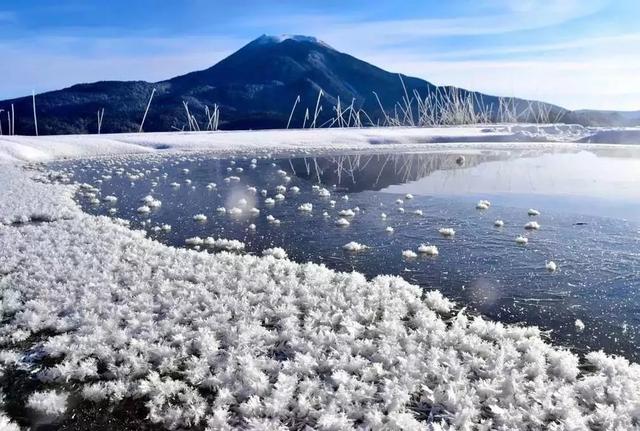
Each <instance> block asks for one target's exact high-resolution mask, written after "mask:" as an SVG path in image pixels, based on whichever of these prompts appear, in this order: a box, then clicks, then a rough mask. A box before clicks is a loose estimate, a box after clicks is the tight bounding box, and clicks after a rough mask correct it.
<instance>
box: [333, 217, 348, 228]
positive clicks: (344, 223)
mask: <svg viewBox="0 0 640 431" xmlns="http://www.w3.org/2000/svg"><path fill="white" fill-rule="evenodd" d="M350 224H351V223H349V220H347V219H346V218H342V217H341V218H339V219H337V220H336V222H335V225H336V226H349V225H350Z"/></svg>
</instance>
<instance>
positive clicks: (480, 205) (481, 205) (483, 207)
mask: <svg viewBox="0 0 640 431" xmlns="http://www.w3.org/2000/svg"><path fill="white" fill-rule="evenodd" d="M490 206H491V202H489V201H488V200H485V199H482V200H480V201H478V203H477V204H476V209H478V210H486V209H489V207H490Z"/></svg>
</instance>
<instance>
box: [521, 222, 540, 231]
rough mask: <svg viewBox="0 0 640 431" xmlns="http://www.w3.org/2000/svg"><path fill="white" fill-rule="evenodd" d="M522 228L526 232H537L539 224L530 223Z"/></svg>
mask: <svg viewBox="0 0 640 431" xmlns="http://www.w3.org/2000/svg"><path fill="white" fill-rule="evenodd" d="M524 228H525V229H527V230H538V229H540V223H538V222H537V221H530V222H527V223H526V224H525V225H524Z"/></svg>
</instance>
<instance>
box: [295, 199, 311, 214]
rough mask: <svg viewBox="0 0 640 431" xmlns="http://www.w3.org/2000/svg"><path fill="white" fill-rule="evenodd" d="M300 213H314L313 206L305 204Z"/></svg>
mask: <svg viewBox="0 0 640 431" xmlns="http://www.w3.org/2000/svg"><path fill="white" fill-rule="evenodd" d="M298 211H301V212H306V213H310V212H312V211H313V205H312V204H311V203H309V202H307V203H304V204H302V205H300V206H299V207H298Z"/></svg>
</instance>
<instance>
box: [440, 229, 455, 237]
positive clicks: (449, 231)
mask: <svg viewBox="0 0 640 431" xmlns="http://www.w3.org/2000/svg"><path fill="white" fill-rule="evenodd" d="M438 233H440V235H442V236H444V237H447V238H451V237H452V236H454V235H455V234H456V231H455V230H454V229H453V228H451V227H441V228H440V229H438Z"/></svg>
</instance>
